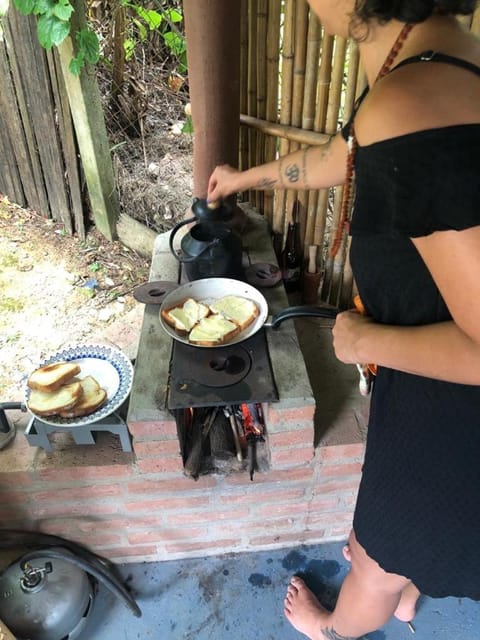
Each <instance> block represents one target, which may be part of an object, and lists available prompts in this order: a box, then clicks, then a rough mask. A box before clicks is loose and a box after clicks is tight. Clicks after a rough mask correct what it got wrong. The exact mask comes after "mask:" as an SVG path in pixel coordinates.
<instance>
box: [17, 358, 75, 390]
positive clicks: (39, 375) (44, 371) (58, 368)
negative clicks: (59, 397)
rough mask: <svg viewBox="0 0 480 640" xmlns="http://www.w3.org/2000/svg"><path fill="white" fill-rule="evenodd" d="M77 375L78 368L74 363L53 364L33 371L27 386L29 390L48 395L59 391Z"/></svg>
mask: <svg viewBox="0 0 480 640" xmlns="http://www.w3.org/2000/svg"><path fill="white" fill-rule="evenodd" d="M77 373H80V366H79V365H78V364H77V363H76V362H53V363H52V364H47V365H45V366H44V367H40V368H39V369H35V371H34V372H33V373H32V375H31V376H30V377H29V378H28V380H27V385H28V386H29V387H30V389H37V390H38V391H45V392H46V393H49V392H52V391H56V390H57V389H59V388H60V387H61V386H62V385H64V384H66V383H67V382H68V381H69V380H71V379H72V378H73V377H74V376H76V375H77Z"/></svg>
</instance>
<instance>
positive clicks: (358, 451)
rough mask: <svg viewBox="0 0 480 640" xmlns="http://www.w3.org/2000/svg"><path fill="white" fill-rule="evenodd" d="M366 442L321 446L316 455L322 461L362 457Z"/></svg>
mask: <svg viewBox="0 0 480 640" xmlns="http://www.w3.org/2000/svg"><path fill="white" fill-rule="evenodd" d="M364 449H365V444H364V443H363V442H360V443H355V444H342V445H335V446H332V447H320V448H318V449H317V450H316V452H315V455H316V457H317V458H318V460H320V461H321V462H330V461H331V460H335V461H340V460H345V459H351V458H354V459H361V458H363V453H364Z"/></svg>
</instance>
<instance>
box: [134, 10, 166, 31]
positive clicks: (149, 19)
mask: <svg viewBox="0 0 480 640" xmlns="http://www.w3.org/2000/svg"><path fill="white" fill-rule="evenodd" d="M137 14H138V15H139V16H140V17H141V18H143V20H145V22H146V23H147V25H148V27H149V29H150V30H151V31H153V30H154V29H157V28H158V27H159V26H160V25H161V24H162V20H163V16H162V15H161V14H160V13H158V11H154V10H153V9H150V10H147V9H144V8H143V7H137Z"/></svg>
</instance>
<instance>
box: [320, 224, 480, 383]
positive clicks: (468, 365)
mask: <svg viewBox="0 0 480 640" xmlns="http://www.w3.org/2000/svg"><path fill="white" fill-rule="evenodd" d="M412 242H413V243H414V245H415V247H416V248H417V250H418V252H419V253H420V255H421V256H422V259H423V260H424V262H425V264H426V266H427V267H428V269H429V271H430V273H431V274H432V277H433V279H434V280H435V282H436V284H437V286H438V288H439V290H440V293H441V294H442V296H443V298H444V300H445V302H446V304H447V306H448V308H449V311H450V313H451V315H452V318H453V321H451V322H441V323H438V324H431V325H425V326H419V327H398V326H390V325H381V324H377V323H375V322H372V321H371V320H370V319H368V318H364V317H362V316H360V315H359V314H357V313H355V312H348V311H347V312H345V313H342V314H340V315H339V316H338V317H337V322H336V324H335V327H334V331H333V332H334V347H335V351H336V353H337V356H338V357H339V359H340V360H342V361H343V362H349V363H352V364H353V363H355V362H375V363H377V364H379V365H381V366H385V367H390V368H392V369H398V370H400V371H405V372H407V373H413V374H416V375H420V376H427V377H429V378H435V379H437V380H446V381H449V382H457V383H463V384H472V385H480V278H479V277H478V274H479V273H480V227H472V228H471V229H466V230H464V231H441V232H437V233H433V234H431V235H429V236H425V237H422V238H415V239H413V240H412Z"/></svg>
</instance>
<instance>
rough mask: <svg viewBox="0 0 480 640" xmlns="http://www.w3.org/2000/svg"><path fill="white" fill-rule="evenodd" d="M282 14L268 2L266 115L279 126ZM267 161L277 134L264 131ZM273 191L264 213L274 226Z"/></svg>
mask: <svg viewBox="0 0 480 640" xmlns="http://www.w3.org/2000/svg"><path fill="white" fill-rule="evenodd" d="M281 14H282V7H281V3H280V2H278V0H268V20H267V91H266V96H265V100H266V102H265V114H266V118H267V119H268V120H269V122H270V123H273V124H275V125H276V124H277V120H278V93H279V91H278V69H279V51H280V20H281ZM264 133H265V134H267V135H266V136H265V161H266V162H269V161H271V160H274V159H275V158H276V156H277V138H276V136H277V135H278V134H277V133H274V132H269V131H264ZM273 206H274V194H273V191H265V193H264V198H263V213H264V215H265V217H266V219H267V220H268V222H269V223H270V225H272V223H273Z"/></svg>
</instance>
